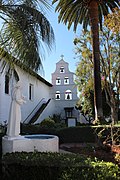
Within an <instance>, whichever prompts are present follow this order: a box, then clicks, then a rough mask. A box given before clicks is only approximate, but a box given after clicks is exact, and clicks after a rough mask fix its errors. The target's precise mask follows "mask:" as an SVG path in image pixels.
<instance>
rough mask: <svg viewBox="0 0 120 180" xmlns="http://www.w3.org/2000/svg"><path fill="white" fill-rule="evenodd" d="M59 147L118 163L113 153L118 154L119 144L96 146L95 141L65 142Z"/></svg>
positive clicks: (119, 150)
mask: <svg viewBox="0 0 120 180" xmlns="http://www.w3.org/2000/svg"><path fill="white" fill-rule="evenodd" d="M60 148H61V149H63V150H66V151H69V152H73V153H78V154H83V155H85V156H86V157H90V158H95V157H96V158H97V159H98V160H103V161H106V162H113V163H115V164H118V165H120V161H119V160H120V159H119V160H118V161H116V159H115V155H116V154H120V146H117V145H116V146H115V145H114V146H98V145H97V144H96V143H66V144H61V145H60Z"/></svg>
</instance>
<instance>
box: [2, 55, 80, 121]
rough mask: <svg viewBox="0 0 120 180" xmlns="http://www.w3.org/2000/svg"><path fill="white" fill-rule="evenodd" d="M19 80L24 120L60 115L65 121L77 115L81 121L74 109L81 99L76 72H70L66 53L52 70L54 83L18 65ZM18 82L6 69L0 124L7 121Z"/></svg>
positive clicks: (3, 79) (38, 119)
mask: <svg viewBox="0 0 120 180" xmlns="http://www.w3.org/2000/svg"><path fill="white" fill-rule="evenodd" d="M15 69H16V71H17V73H18V76H19V79H20V81H22V93H23V95H24V96H25V99H26V101H27V102H26V104H23V105H22V106H21V110H22V122H24V123H30V124H32V123H40V122H41V121H42V120H44V119H45V118H47V117H49V116H53V114H59V115H61V117H62V119H63V120H67V119H68V118H71V119H72V118H74V119H75V120H76V121H79V115H80V113H79V111H78V110H77V109H76V108H75V105H76V102H77V100H78V96H77V87H76V85H75V82H74V73H73V72H70V71H69V64H68V63H67V62H65V61H64V59H63V56H62V57H61V59H60V60H59V61H58V62H57V63H56V69H55V72H53V73H52V82H51V83H50V82H48V81H46V80H45V79H44V78H43V77H41V76H40V75H38V74H37V73H35V72H34V71H32V70H28V69H27V68H23V69H21V68H20V67H19V66H16V67H15ZM15 83H16V81H15V78H14V77H13V76H9V75H8V74H7V73H6V71H5V70H4V72H2V73H1V74H0V123H1V124H3V123H4V122H5V121H7V122H8V118H9V110H10V104H11V91H12V88H13V86H14V85H15Z"/></svg>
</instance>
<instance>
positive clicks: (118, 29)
mask: <svg viewBox="0 0 120 180" xmlns="http://www.w3.org/2000/svg"><path fill="white" fill-rule="evenodd" d="M105 25H106V26H108V28H110V29H111V30H112V31H113V32H114V33H116V34H119V33H120V9H119V8H115V9H114V11H113V12H112V13H111V14H108V15H107V16H106V18H105Z"/></svg>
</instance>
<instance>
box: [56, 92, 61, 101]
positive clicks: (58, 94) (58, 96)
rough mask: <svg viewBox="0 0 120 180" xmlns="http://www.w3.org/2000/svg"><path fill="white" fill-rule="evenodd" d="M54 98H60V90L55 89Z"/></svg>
mask: <svg viewBox="0 0 120 180" xmlns="http://www.w3.org/2000/svg"><path fill="white" fill-rule="evenodd" d="M55 99H56V100H60V91H56V94H55Z"/></svg>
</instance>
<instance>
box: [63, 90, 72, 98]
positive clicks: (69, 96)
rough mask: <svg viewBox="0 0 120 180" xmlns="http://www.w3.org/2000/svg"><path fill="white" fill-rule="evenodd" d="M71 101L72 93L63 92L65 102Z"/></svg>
mask: <svg viewBox="0 0 120 180" xmlns="http://www.w3.org/2000/svg"><path fill="white" fill-rule="evenodd" d="M71 99H72V92H71V91H70V90H67V91H65V100H71Z"/></svg>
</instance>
